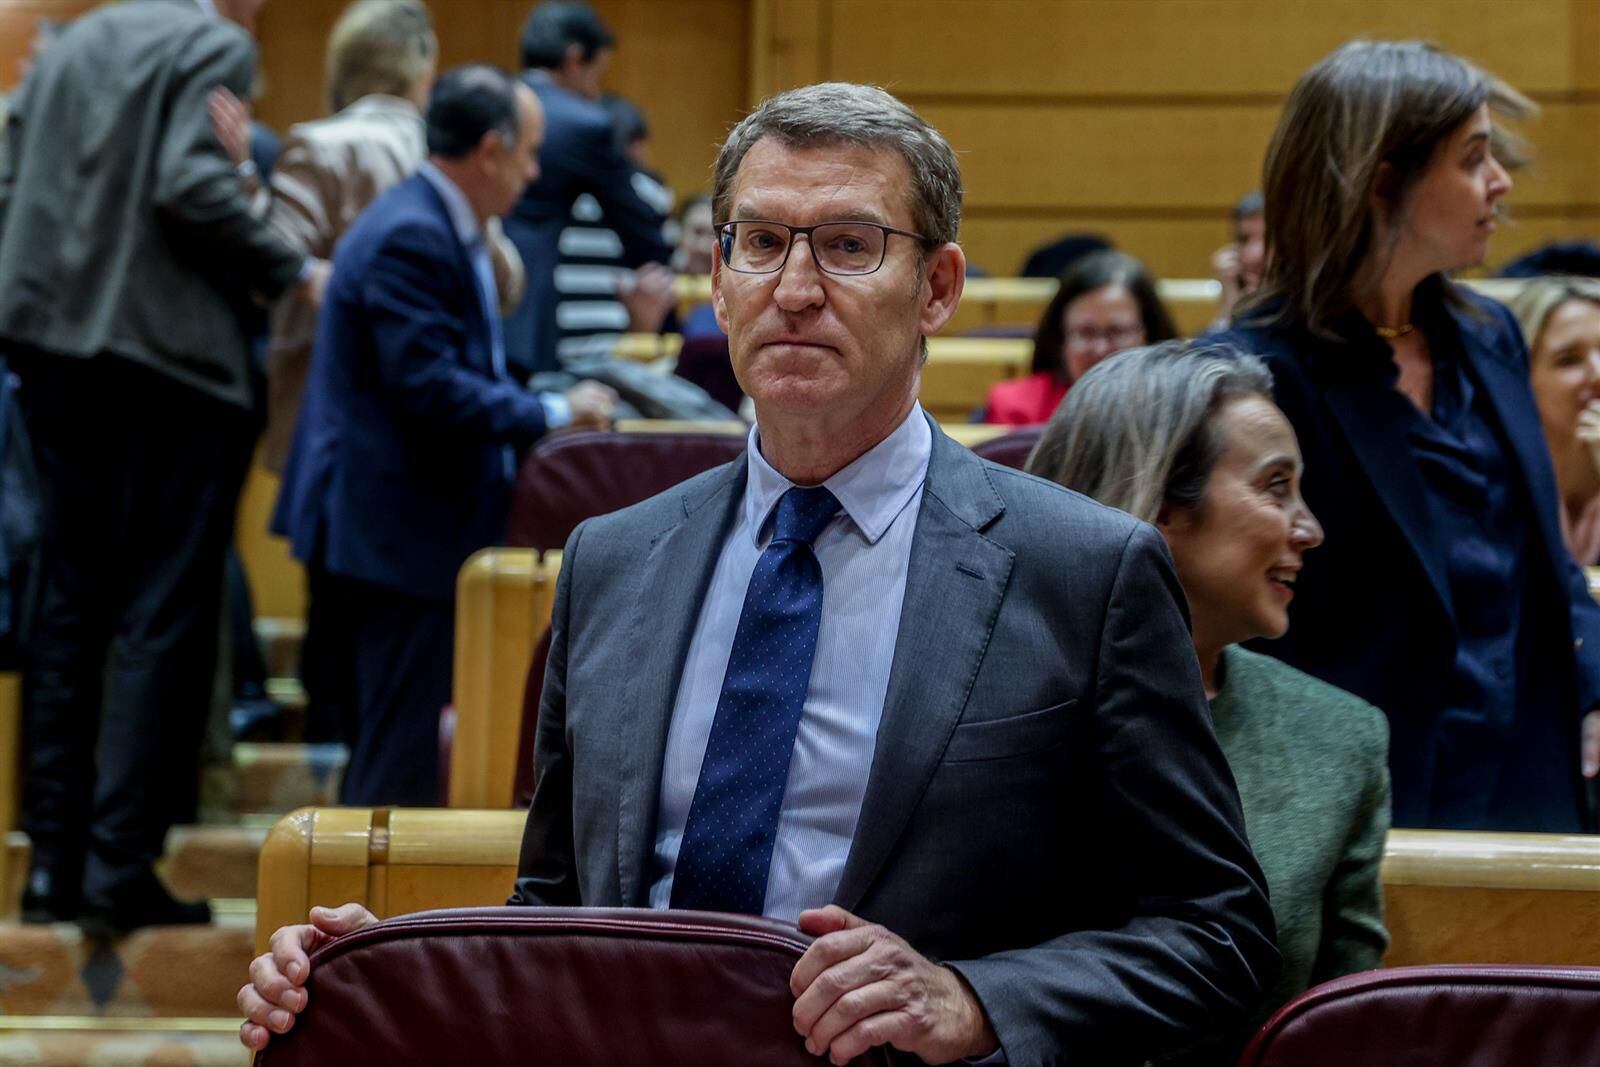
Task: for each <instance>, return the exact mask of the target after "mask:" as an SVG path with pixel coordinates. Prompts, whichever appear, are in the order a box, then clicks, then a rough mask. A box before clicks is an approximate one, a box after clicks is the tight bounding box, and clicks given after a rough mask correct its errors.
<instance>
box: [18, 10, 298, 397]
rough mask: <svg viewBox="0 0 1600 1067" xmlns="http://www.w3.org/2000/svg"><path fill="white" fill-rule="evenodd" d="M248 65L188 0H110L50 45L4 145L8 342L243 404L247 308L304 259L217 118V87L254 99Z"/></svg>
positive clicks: (252, 60)
mask: <svg viewBox="0 0 1600 1067" xmlns="http://www.w3.org/2000/svg"><path fill="white" fill-rule="evenodd" d="M255 67H256V53H255V45H254V44H253V43H252V42H251V40H250V38H249V37H248V36H247V35H246V34H245V32H244V31H243V30H241V29H240V28H239V27H237V26H235V25H234V24H233V23H231V22H226V21H224V20H222V19H213V18H208V17H206V15H205V14H203V13H202V12H201V10H200V8H199V7H198V5H196V4H195V3H194V2H193V0H137V2H129V3H122V4H114V5H109V6H107V7H103V8H100V9H99V10H96V11H93V12H91V13H89V14H87V15H84V16H83V17H82V18H80V19H78V20H77V21H76V22H74V23H73V24H72V26H71V27H69V28H68V29H67V31H66V32H65V33H64V34H62V36H61V39H60V40H58V41H56V42H55V43H54V44H53V45H51V47H50V50H49V51H48V52H46V53H45V54H44V56H43V57H41V59H40V62H39V64H38V66H37V67H36V68H35V69H34V71H33V74H32V75H31V76H30V77H29V79H28V82H27V84H26V85H25V86H24V87H23V89H22V90H21V92H20V93H18V95H17V98H16V99H14V100H13V101H12V109H11V113H10V116H9V118H8V122H7V136H6V138H5V144H4V147H3V148H0V339H3V340H4V341H8V342H11V343H13V344H21V345H28V346H31V347H33V348H38V349H43V350H45V351H48V352H52V353H56V354H59V355H63V356H75V357H84V358H87V357H91V356H96V355H99V354H101V353H113V354H115V355H117V356H121V357H123V358H125V359H131V360H134V361H137V362H139V363H142V364H145V365H146V366H149V367H151V368H153V369H155V370H157V371H159V372H161V373H162V374H165V375H168V376H169V377H171V378H174V379H176V380H178V381H180V382H183V383H184V384H186V385H190V386H193V387H194V388H196V389H200V390H202V391H204V392H206V393H208V394H210V395H212V396H214V397H216V398H217V399H219V400H223V401H226V402H228V403H231V404H236V405H240V406H244V405H247V404H248V403H249V402H250V400H251V396H250V387H249V379H248V376H247V371H246V368H247V366H248V359H249V346H248V341H247V339H246V336H245V332H244V328H243V326H242V325H241V322H240V317H239V313H240V310H241V309H242V307H243V305H244V302H245V301H246V300H247V299H248V298H249V296H250V294H252V293H255V294H260V295H262V296H266V297H275V296H277V295H278V294H280V293H282V292H283V291H284V290H285V289H286V288H288V287H289V285H290V284H292V283H293V282H294V280H295V277H296V275H297V273H298V271H299V269H300V263H301V261H302V257H301V256H300V255H299V254H297V253H296V252H294V251H293V250H292V249H290V248H289V246H288V245H287V244H285V243H284V242H283V241H282V240H281V239H279V238H278V237H276V236H274V235H273V234H272V232H271V230H270V229H269V227H268V226H267V225H266V223H265V222H264V221H262V220H260V219H258V218H256V217H254V216H252V215H251V213H250V210H249V204H248V202H247V201H246V199H245V196H244V194H243V192H242V190H241V189H240V186H239V181H238V178H237V176H236V175H235V174H234V171H233V166H232V164H231V163H230V162H229V161H228V159H227V157H226V156H224V155H223V152H222V147H221V145H219V144H218V142H217V140H216V137H215V135H214V134H213V133H212V130H211V119H210V116H209V114H208V112H207V105H206V101H207V97H208V96H209V94H210V93H211V90H212V89H214V88H216V87H217V86H219V85H225V86H227V87H228V88H229V89H231V90H233V92H234V93H236V94H238V95H239V96H241V97H244V96H248V95H249V94H250V89H251V84H252V82H253V81H254V79H255Z"/></svg>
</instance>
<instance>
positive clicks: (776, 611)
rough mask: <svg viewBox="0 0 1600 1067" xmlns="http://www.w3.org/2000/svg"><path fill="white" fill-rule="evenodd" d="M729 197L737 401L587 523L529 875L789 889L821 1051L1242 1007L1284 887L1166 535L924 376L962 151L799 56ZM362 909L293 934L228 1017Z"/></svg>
mask: <svg viewBox="0 0 1600 1067" xmlns="http://www.w3.org/2000/svg"><path fill="white" fill-rule="evenodd" d="M715 204H716V218H717V221H718V235H719V242H718V245H717V248H716V250H715V255H716V259H715V270H714V273H713V277H714V279H715V289H714V302H715V306H716V311H717V317H718V320H719V322H720V323H721V325H722V326H723V327H724V329H726V330H727V332H728V336H729V340H730V349H731V352H732V356H733V360H734V367H735V369H736V371H737V373H738V376H739V380H740V383H741V385H742V386H743V387H744V389H745V390H746V392H748V393H749V395H750V396H751V397H752V398H753V399H754V401H755V405H756V412H757V427H756V429H755V430H754V431H752V434H751V445H750V448H749V449H748V450H747V452H746V454H745V456H744V457H743V458H741V459H740V460H737V461H736V462H734V463H732V464H730V465H728V466H725V467H721V468H718V469H716V470H713V471H710V472H708V473H707V474H704V475H702V476H700V477H697V478H694V479H692V480H690V481H688V482H685V483H684V484H683V485H680V486H678V487H677V488H675V489H673V490H670V491H668V492H667V493H664V494H662V495H660V496H658V497H656V498H654V499H652V500H649V501H646V502H645V503H643V504H640V505H638V506H636V507H633V508H629V509H626V510H624V511H621V512H617V513H614V514H612V515H607V516H602V517H600V518H597V519H594V520H591V521H590V522H587V523H585V524H584V525H582V526H580V527H579V528H578V529H577V530H576V531H575V532H574V533H573V535H572V538H571V539H570V540H569V541H568V543H567V548H566V555H565V557H564V562H563V565H562V570H561V578H560V581H559V583H558V586H557V592H556V604H555V609H554V618H553V641H552V646H551V652H550V659H549V666H548V669H547V673H546V677H545V686H544V694H543V700H542V703H541V706H540V719H539V726H538V736H537V740H536V753H537V755H536V760H537V764H538V771H539V780H538V785H537V789H536V792H535V796H534V801H533V808H532V810H531V811H530V812H529V816H528V824H527V830H526V834H525V837H524V841H523V849H522V858H521V864H520V869H519V872H518V878H517V882H516V889H515V892H514V894H513V896H512V902H513V903H526V904H545V905H586V906H617V905H622V906H639V907H642V906H652V907H687V908H696V909H702V910H711V911H744V912H756V913H762V914H766V915H768V916H772V917H775V918H781V919H788V920H793V921H796V922H798V924H799V926H800V928H801V929H802V930H804V931H805V932H807V933H810V934H812V935H814V936H815V937H816V940H815V941H814V942H813V944H812V945H811V947H810V949H809V950H808V951H807V952H806V954H805V956H804V957H803V958H802V959H801V960H800V962H799V963H798V964H797V966H796V968H795V970H794V972H793V975H792V979H791V986H792V989H793V992H794V995H795V1005H794V1012H793V1017H794V1024H795V1029H796V1031H797V1032H798V1033H799V1034H801V1035H803V1037H804V1039H805V1042H806V1045H807V1047H808V1048H809V1049H810V1050H811V1051H812V1052H814V1053H817V1054H827V1055H829V1056H830V1057H831V1058H832V1059H833V1061H834V1062H836V1063H843V1062H845V1061H847V1060H848V1059H849V1058H850V1057H852V1056H854V1055H857V1054H859V1053H860V1052H862V1051H863V1050H865V1049H867V1048H868V1047H871V1046H874V1045H885V1044H886V1045H891V1046H893V1047H894V1048H896V1049H899V1050H902V1051H903V1052H906V1053H910V1054H913V1055H915V1056H917V1057H920V1058H921V1059H922V1060H925V1061H927V1062H932V1063H945V1062H951V1061H954V1060H959V1059H963V1058H966V1059H969V1060H970V1059H984V1060H985V1062H1006V1063H1011V1064H1036V1063H1055V1062H1067V1061H1069V1060H1070V1061H1071V1062H1075V1063H1101V1062H1107V1061H1108V1060H1115V1061H1116V1062H1127V1061H1131V1062H1135V1063H1137V1062H1140V1061H1141V1060H1142V1059H1143V1058H1145V1057H1146V1056H1148V1055H1150V1054H1153V1053H1156V1052H1159V1051H1161V1050H1162V1049H1165V1048H1170V1047H1173V1046H1175V1045H1178V1044H1181V1043H1182V1042H1183V1041H1185V1040H1186V1039H1189V1038H1191V1037H1193V1036H1195V1035H1197V1034H1199V1033H1201V1032H1204V1031H1207V1030H1212V1029H1217V1028H1221V1027H1224V1026H1226V1025H1228V1023H1229V1022H1230V1021H1231V1020H1232V1019H1233V1018H1234V1017H1235V1016H1236V1015H1237V1014H1238V1013H1239V1012H1240V1011H1241V1009H1242V1008H1243V1007H1244V1006H1245V1005H1248V1004H1250V1003H1252V1002H1253V1001H1254V999H1255V998H1256V996H1257V995H1258V991H1259V989H1260V986H1261V983H1262V981H1263V980H1264V979H1266V978H1268V977H1270V971H1271V970H1272V968H1273V966H1274V964H1275V960H1276V956H1275V952H1274V949H1273V945H1272V936H1273V927H1272V919H1271V915H1270V912H1269V910H1268V908H1267V902H1266V897H1265V893H1264V891H1263V880H1262V876H1261V874H1260V871H1259V869H1258V868H1257V867H1256V864H1255V862H1254V860H1253V858H1252V857H1251V854H1250V850H1249V847H1248V845H1247V843H1246V840H1245V836H1244V828H1243V820H1242V816H1241V814H1240V811H1239V802H1238V798H1237V796H1236V794H1235V792H1234V788H1233V785H1232V780H1231V778H1230V776H1229V773H1228V770H1227V767H1226V764H1225V763H1224V760H1223V757H1222V755H1221V753H1220V751H1219V750H1218V747H1217V744H1216V740H1215V738H1214V737H1213V736H1212V732H1211V727H1210V720H1209V717H1208V714H1207V709H1206V706H1205V698H1204V696H1203V693H1202V690H1201V685H1200V679H1199V674H1198V670H1197V667H1196V665H1195V662H1194V657H1193V654H1192V651H1191V646H1190V639H1189V636H1188V631H1187V628H1186V622H1185V616H1184V609H1183V607H1182V604H1183V601H1182V592H1181V590H1180V588H1179V586H1178V584H1177V580H1176V578H1175V576H1174V574H1173V570H1172V565H1171V561H1170V558H1169V557H1168V555H1167V553H1166V551H1165V549H1164V547H1163V544H1162V541H1161V538H1160V536H1159V535H1158V534H1157V533H1155V532H1154V531H1153V530H1152V529H1151V528H1150V527H1148V526H1145V525H1143V524H1141V523H1139V522H1136V521H1135V520H1133V519H1132V518H1130V517H1129V516H1127V515H1125V514H1122V513H1121V512H1117V511H1113V510H1111V509H1108V508H1104V507H1101V506H1099V505H1097V504H1095V503H1093V502H1091V501H1088V500H1086V499H1084V498H1082V497H1080V496H1077V495H1075V494H1073V493H1069V492H1066V491H1064V490H1061V489H1060V488H1058V487H1056V486H1052V485H1048V484H1046V483H1044V482H1041V481H1039V480H1037V479H1033V478H1030V477H1028V476H1026V475H1023V474H1020V473H1018V472H1016V471H1012V470H1008V469H1006V468H1002V467H998V466H995V465H993V464H990V463H986V462H984V461H982V460H980V459H978V458H977V457H976V456H974V455H973V454H972V453H971V452H968V451H966V450H965V449H963V448H961V447H960V446H958V445H956V444H955V443H953V442H952V441H950V440H949V439H948V438H947V437H945V436H944V435H943V434H942V433H941V432H940V431H939V429H938V427H937V426H936V425H935V424H934V423H933V422H932V421H931V420H930V419H928V418H927V416H926V415H925V414H924V413H923V412H922V410H921V408H920V406H919V405H918V404H917V401H916V394H917V388H918V376H919V370H920V367H921V360H922V358H923V357H922V355H921V349H922V339H923V338H925V337H927V336H928V335H930V334H933V333H936V332H937V331H938V330H939V329H940V328H941V327H942V326H944V324H945V323H946V322H947V321H948V320H949V318H950V316H951V315H952V314H953V313H954V311H955V309H956V305H957V302H958V301H959V299H960V295H961V289H962V284H963V278H964V274H965V260H964V257H963V255H962V252H961V249H960V247H959V246H958V245H957V244H956V243H955V237H956V231H957V226H958V223H959V217H960V209H961V180H960V173H959V171H958V169H957V167H956V162H955V157H954V154H953V153H952V152H951V150H950V148H949V146H948V145H947V144H946V143H945V141H944V139H943V138H942V137H940V136H939V134H938V133H937V131H935V130H934V129H932V127H930V126H928V125H927V123H925V122H924V121H923V120H922V119H920V118H919V117H918V116H917V115H915V114H914V113H913V112H912V111H911V110H910V109H909V108H907V107H905V105H903V104H901V103H900V102H899V101H897V100H895V99H894V98H893V97H891V96H889V95H888V94H887V93H885V92H883V91H882V90H878V89H872V88H868V87H864V86H856V85H839V84H831V85H818V86H812V87H809V88H806V89H800V90H796V91H793V92H789V93H784V94H782V95H780V96H777V97H774V98H773V99H771V100H768V101H767V102H766V103H764V104H763V105H761V107H760V108H758V109H757V110H756V112H755V113H754V114H752V115H751V116H750V117H748V118H747V119H745V121H744V122H743V123H741V124H740V126H739V127H738V128H736V129H735V130H734V132H733V133H732V134H731V135H730V137H729V139H728V141H727V143H726V144H725V145H724V146H723V149H722V152H721V155H720V157H719V159H718V162H717V168H716V179H715ZM370 921H373V920H372V918H371V916H370V915H369V914H367V913H366V912H364V911H363V910H362V909H360V908H359V907H357V906H355V905H346V906H345V907H344V908H341V909H338V910H336V911H330V910H327V909H317V910H315V911H314V912H313V915H312V923H311V924H310V925H305V926H294V927H285V928H284V929H282V930H280V931H278V932H277V934H276V935H275V936H274V939H273V951H272V952H270V953H268V954H266V955H264V956H262V957H260V958H259V959H257V960H256V961H255V963H254V964H253V965H252V975H253V977H254V982H253V983H252V984H251V985H247V986H245V987H244V988H243V989H242V990H241V991H240V997H239V1001H240V1006H241V1008H242V1009H243V1010H244V1012H245V1014H246V1015H247V1016H248V1019H249V1021H248V1022H246V1024H245V1026H244V1028H243V1031H242V1037H243V1039H244V1041H245V1043H246V1044H247V1045H249V1046H251V1047H255V1048H258V1047H261V1046H262V1045H263V1044H264V1043H265V1042H266V1040H267V1038H268V1033H269V1031H270V1032H282V1031H284V1030H287V1029H288V1028H289V1026H291V1025H292V1023H293V1013H294V1012H296V1011H298V1010H300V1009H301V1008H302V1007H304V1005H305V996H304V992H303V991H302V990H301V989H300V988H299V987H300V985H301V984H302V983H303V982H304V980H305V976H306V972H307V969H308V961H307V958H306V955H305V953H306V951H307V950H308V949H314V948H315V947H316V946H317V945H319V944H321V943H323V942H325V941H326V940H327V939H329V938H330V937H333V936H337V935H338V934H340V933H342V932H345V931H347V930H350V929H353V928H355V927H357V926H359V925H363V924H365V923H367V922H370Z"/></svg>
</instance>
